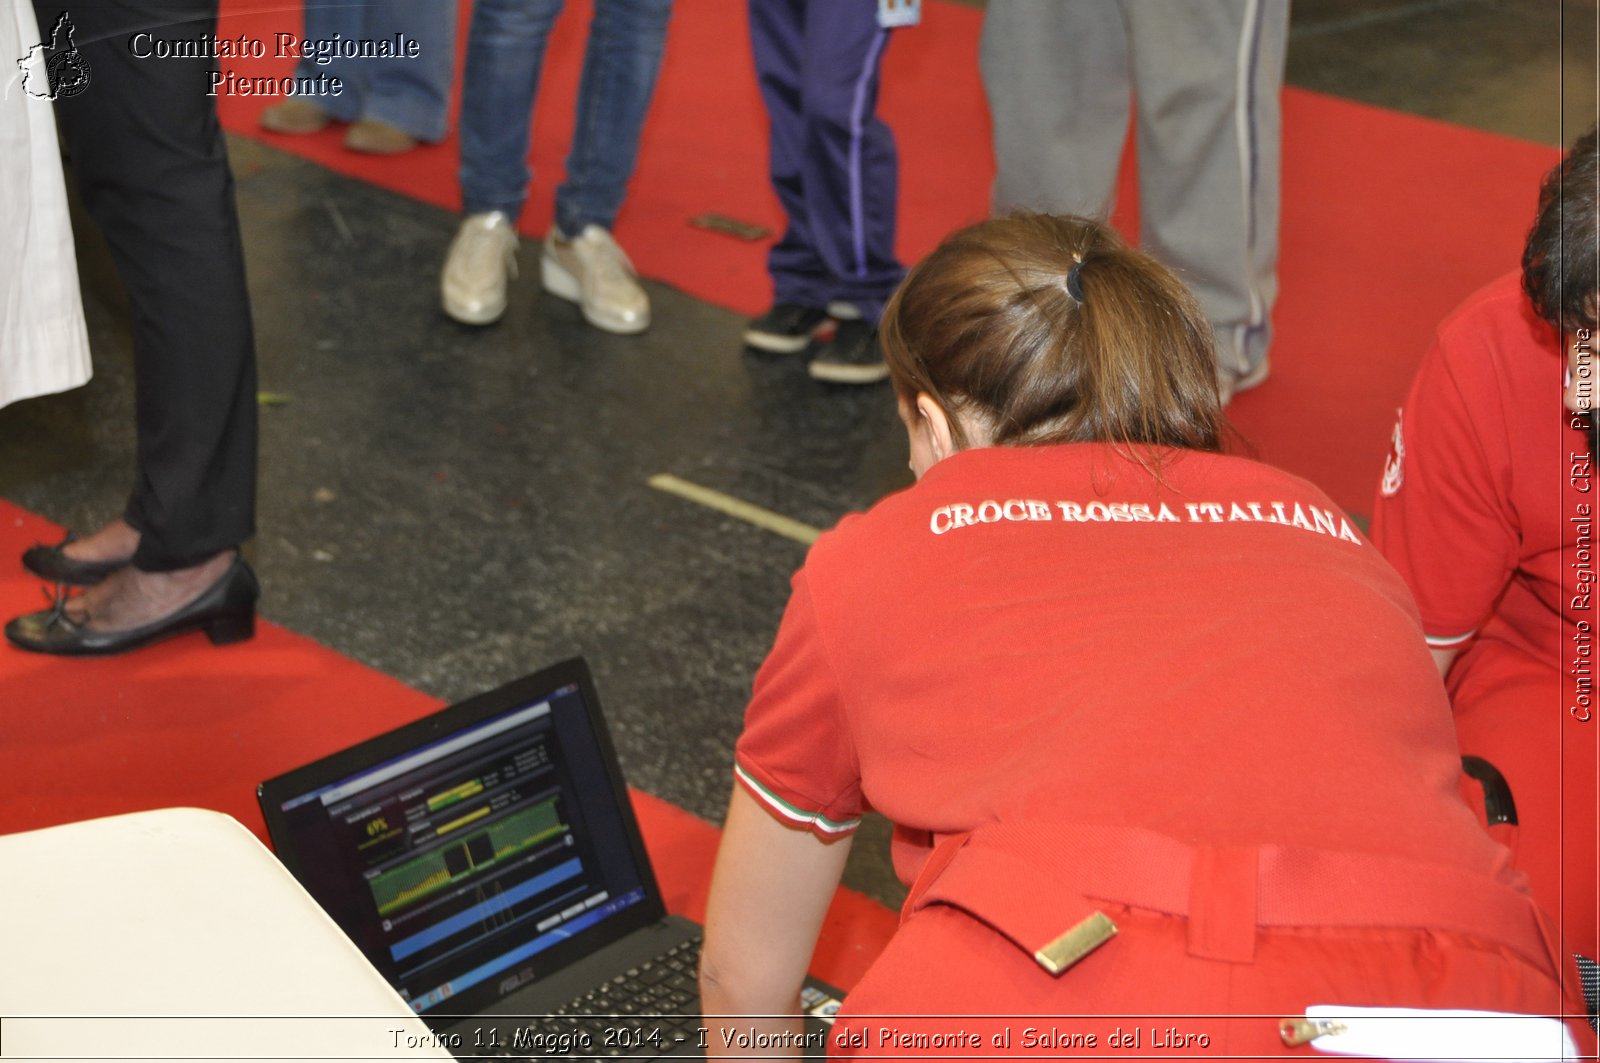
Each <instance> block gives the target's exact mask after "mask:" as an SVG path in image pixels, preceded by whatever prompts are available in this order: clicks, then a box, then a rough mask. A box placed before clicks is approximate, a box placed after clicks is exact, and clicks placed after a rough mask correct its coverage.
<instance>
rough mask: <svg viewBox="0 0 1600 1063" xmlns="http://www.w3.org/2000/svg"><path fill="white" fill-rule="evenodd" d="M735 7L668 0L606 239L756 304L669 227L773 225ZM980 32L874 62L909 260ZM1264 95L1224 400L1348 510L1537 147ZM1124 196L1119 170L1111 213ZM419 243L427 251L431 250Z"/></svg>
mask: <svg viewBox="0 0 1600 1063" xmlns="http://www.w3.org/2000/svg"><path fill="white" fill-rule="evenodd" d="M223 6H224V9H225V11H226V12H227V15H226V17H225V18H224V24H223V27H222V33H223V35H224V36H234V35H237V34H239V33H246V34H248V35H251V36H255V37H262V38H266V39H268V40H270V34H271V31H272V30H273V29H281V28H289V29H298V22H297V20H296V16H295V15H294V14H293V13H292V12H291V13H289V14H288V15H285V14H284V12H283V11H282V10H281V5H279V4H275V3H274V4H272V5H270V6H272V7H273V8H276V9H277V10H273V11H270V12H269V11H266V10H264V9H265V8H267V7H268V6H269V5H268V3H267V0H225V2H224V5H223ZM462 6H463V8H465V7H466V6H467V5H466V4H464V3H463V5H462ZM568 7H569V10H568V12H567V13H566V14H565V15H564V16H563V17H562V19H561V21H560V23H559V25H558V27H557V31H556V33H555V35H554V36H553V38H552V40H551V44H550V51H549V54H548V57H547V61H546V69H545V76H544V85H543V91H541V93H540V96H539V106H538V108H537V112H536V114H535V117H534V127H533V128H534V148H533V158H534V161H535V167H536V177H535V183H534V186H533V188H532V190H531V192H530V195H529V200H528V209H527V211H526V213H525V217H524V219H523V230H524V231H525V232H527V233H529V234H532V235H537V234H542V233H543V232H544V231H545V229H546V228H547V227H548V226H549V223H550V213H551V197H552V194H553V190H554V188H555V186H556V184H557V183H559V181H560V178H561V163H562V160H563V159H564V157H565V154H566V147H567V144H568V141H569V140H570V136H571V129H572V105H571V101H572V99H573V98H574V95H575V92H576V85H577V79H578V69H579V63H580V60H581V56H582V48H583V41H584V35H585V28H586V26H587V22H588V4H587V3H586V2H580V0H574V2H573V3H570V4H569V5H568ZM744 10H745V9H744V2H743V0H695V2H694V3H685V4H679V5H678V8H677V12H676V14H675V16H674V19H673V23H672V30H671V33H670V36H669V39H668V46H667V56H666V62H665V66H664V68H663V73H662V77H661V83H660V88H659V91H658V94H657V98H656V101H655V105H654V108H653V109H652V111H651V118H650V121H649V124H648V126H647V128H646V130H645V135H644V143H643V146H642V152H641V158H640V164H639V171H638V174H637V176H636V178H635V180H634V182H633V186H632V193H631V196H630V198H629V200H628V203H627V206H626V207H625V208H624V210H623V213H622V216H621V217H620V218H619V219H618V224H617V232H618V236H619V238H620V239H621V240H622V242H623V243H624V244H625V245H626V246H627V248H628V250H629V252H630V253H631V254H632V255H633V257H634V259H635V261H636V262H637V264H638V265H639V268H640V269H641V270H642V271H643V272H644V273H645V274H647V275H648V276H650V277H654V278H656V279H658V280H662V281H665V282H666V283H668V284H672V285H674V286H676V287H678V288H681V289H682V290H683V291H685V292H688V293H690V294H691V295H695V296H698V297H700V298H702V299H706V300H709V301H711V302H714V303H718V304H720V305H723V306H726V307H730V308H732V309H734V310H737V311H739V312H741V313H752V312H755V311H758V310H760V309H762V308H763V307H764V306H765V304H766V303H767V301H768V299H769V298H770V292H771V289H770V285H769V283H768V281H767V277H766V270H765V254H766V248H767V244H766V243H765V242H760V243H745V242H741V241H739V240H736V239H733V238H731V237H728V236H723V235H719V234H716V233H711V232H706V231H703V230H699V229H695V228H693V227H691V226H690V225H689V221H690V219H692V218H694V217H697V216H699V215H701V214H705V213H708V212H715V213H719V214H724V215H728V216H730V217H733V218H738V219H741V220H745V221H750V222H754V223H757V224H760V225H764V226H766V227H768V228H769V229H772V230H774V231H777V230H778V229H779V228H780V227H781V225H782V214H781V212H780V211H779V209H778V204H777V201H776V199H775V198H774V197H773V195H772V193H771V190H770V188H769V186H768V184H767V177H766V119H765V114H764V112H763V110H762V107H761V101H760V99H759V97H758V95H757V93H756V87H755V73H754V69H753V67H752V65H751V61H750V57H749V46H748V39H749V38H748V34H747V31H746V27H745V21H744V20H745V15H744ZM979 24H980V14H979V12H977V11H975V10H973V9H971V8H966V7H961V6H957V5H954V4H950V3H945V2H941V0H929V2H928V3H927V4H926V5H925V16H924V19H923V25H922V26H920V27H918V28H917V29H915V30H911V31H907V32H902V33H899V34H897V35H896V37H895V40H894V43H893V44H892V45H891V46H890V49H889V53H888V57H887V59H886V65H885V74H884V84H883V99H882V113H883V115H884V117H885V119H886V120H887V121H888V122H889V123H890V125H891V126H892V127H893V128H894V130H895V132H896V135H897V137H898V141H899V146H900V153H901V163H902V167H901V168H902V179H901V206H900V217H901V228H900V250H901V254H902V256H903V257H904V258H905V260H906V261H908V262H910V261H915V260H916V259H917V258H919V257H920V256H921V255H923V254H924V253H926V252H927V251H928V250H929V249H930V248H932V247H933V246H934V245H935V244H936V243H937V242H938V240H939V239H940V238H941V237H942V236H943V235H944V234H945V233H947V232H949V231H950V230H951V229H953V228H956V227H957V226H959V225H961V224H963V223H965V222H968V221H972V220H975V219H978V218H980V217H982V216H983V215H984V213H985V210H986V205H987V199H988V188H989V182H990V179H991V176H992V174H993V169H994V164H993V160H992V154H991V151H990V146H989V128H988V114H987V111H986V109H985V104H984V95H983V88H982V85H981V83H980V81H979V78H978V72H977V38H978V29H979ZM463 26H464V23H463ZM462 39H463V41H464V39H465V33H464V31H463V34H462ZM234 65H235V67H236V69H237V70H238V71H239V72H240V73H241V74H273V75H284V74H287V73H288V72H289V70H290V63H289V62H288V61H287V60H276V61H274V60H272V59H270V58H269V59H266V60H262V61H259V62H238V63H236V64H234ZM1284 96H1285V99H1284V135H1283V139H1284V174H1283V226H1282V242H1283V252H1282V261H1281V278H1280V280H1281V284H1280V291H1281V297H1280V299H1279V302H1278V307H1277V312H1276V315H1275V318H1276V322H1277V327H1278V339H1277V341H1276V344H1275V346H1274V347H1273V351H1272V364H1273V372H1272V378H1271V380H1270V381H1269V382H1268V383H1267V384H1266V385H1265V386H1263V387H1262V388H1261V389H1260V390H1259V391H1257V392H1252V393H1250V394H1247V395H1243V396H1241V397H1240V398H1239V400H1238V401H1237V402H1236V403H1235V404H1234V406H1233V408H1232V411H1231V413H1232V416H1233V419H1234V421H1235V424H1236V425H1237V426H1238V427H1239V429H1240V430H1241V431H1242V432H1243V433H1244V435H1245V436H1246V438H1248V439H1249V440H1250V441H1252V442H1253V443H1254V444H1255V446H1256V448H1257V451H1258V453H1259V456H1260V457H1261V458H1262V459H1264V460H1266V461H1270V462H1272V463H1273V464H1276V465H1280V466H1282V467H1284V468H1287V469H1289V470H1291V471H1293V472H1296V473H1298V474H1300V475H1302V476H1305V477H1307V478H1309V479H1311V480H1313V481H1315V482H1316V483H1318V484H1320V485H1321V486H1322V487H1323V488H1324V489H1325V490H1327V491H1328V492H1329V494H1331V495H1332V496H1333V498H1334V500H1335V501H1337V502H1338V503H1339V504H1340V505H1342V506H1344V507H1345V508H1346V509H1349V510H1352V511H1355V512H1358V513H1365V512H1366V511H1367V510H1368V509H1369V508H1370V504H1371V501H1372V493H1373V488H1374V485H1375V483H1376V480H1377V476H1378V471H1379V470H1380V469H1381V468H1382V462H1383V457H1384V455H1385V453H1387V450H1388V440H1389V431H1390V428H1391V427H1392V424H1393V420H1394V410H1395V407H1396V406H1397V405H1398V404H1399V402H1400V400H1401V399H1402V398H1403V397H1404V394H1405V388H1406V385H1407V383H1408V381H1409V380H1410V377H1411V374H1412V372H1413V371H1414V370H1415V368H1416V364H1417V361H1418V360H1419V359H1420V357H1421V355H1422V352H1423V349H1424V347H1425V346H1426V344H1427V342H1428V339H1429V336H1430V334H1431V330H1432V328H1433V325H1434V324H1435V323H1436V322H1437V321H1438V320H1439V319H1440V318H1441V317H1442V316H1443V315H1444V314H1445V313H1446V312H1448V311H1449V310H1450V308H1451V307H1452V306H1454V305H1455V304H1456V303H1457V302H1459V301H1460V300H1461V299H1462V298H1463V297H1464V296H1465V295H1467V294H1468V293H1469V292H1470V291H1472V290H1473V289H1474V288H1476V287H1477V286H1479V285H1480V284H1483V283H1485V282H1486V281H1488V280H1490V279H1491V278H1493V277H1495V276H1497V275H1498V274H1500V273H1502V272H1505V271H1507V270H1509V269H1512V268H1514V267H1515V266H1516V264H1517V261H1518V256H1519V249H1520V243H1521V240H1522V234H1523V233H1524V231H1525V230H1526V228H1527V225H1528V222H1529V221H1530V219H1531V216H1532V212H1533V205H1534V201H1535V192H1536V189H1537V186H1538V180H1539V178H1540V176H1541V175H1542V174H1543V172H1544V171H1545V170H1546V169H1548V168H1549V167H1550V165H1551V164H1552V163H1553V162H1554V161H1555V160H1556V158H1557V154H1558V153H1557V152H1555V151H1554V150H1553V149H1550V148H1546V147H1541V146H1538V145H1534V144H1529V143H1525V142H1522V141H1516V140H1510V139H1507V138H1505V137H1499V136H1492V135H1489V134H1485V133H1477V132H1473V131H1470V130H1466V129H1461V128H1457V127H1453V126H1448V125H1444V124H1442V123H1439V122H1433V121H1428V120H1425V119H1419V118H1413V117H1410V116H1406V115H1401V114H1396V113H1393V112H1389V111H1384V110H1379V109H1377V108H1372V107H1366V106H1361V105H1358V104H1352V103H1347V102H1344V101H1341V100H1336V99H1332V98H1329V97H1325V96H1319V95H1316V94H1313V93H1309V92H1301V91H1297V90H1293V89H1291V90H1288V91H1286V92H1285V94H1284ZM267 102H269V101H267V100H264V99H262V98H259V97H230V98H224V99H223V100H222V112H223V116H224V120H225V121H226V123H227V124H228V126H229V128H231V129H233V130H234V131H236V132H239V133H244V134H247V135H251V136H258V137H260V138H261V139H262V140H264V141H265V142H267V143H270V144H272V145H273V146H275V147H279V148H283V149H285V150H289V151H294V152H297V153H299V154H302V155H304V156H306V157H307V158H310V159H313V160H315V161H316V162H318V163H320V164H322V165H325V166H328V167H331V168H332V169H335V170H337V171H339V172H340V173H344V174H348V175H350V176H352V177H357V178H360V179H362V180H366V181H371V182H373V183H374V184H378V185H382V186H383V187H385V188H390V189H393V190H395V191H397V192H401V193H404V194H406V195H410V196H415V197H417V198H419V199H423V200H426V201H428V202H431V203H436V204H438V205H440V206H443V207H448V208H451V209H457V208H458V207H459V202H460V201H459V195H458V191H457V186H456V175H455V168H456V145H455V141H454V139H451V140H448V141H446V142H445V143H443V144H441V145H439V146H437V147H430V148H425V149H422V150H419V151H417V152H414V153H413V154H411V155H408V156H405V157H404V158H402V159H399V160H385V159H372V158H364V157H361V156H357V155H353V154H351V153H350V152H346V151H344V150H343V149H342V148H341V147H340V145H339V135H340V134H339V132H338V131H337V130H329V131H326V132H324V133H321V134H318V135H316V136H312V137H303V138H295V137H282V136H275V135H271V134H265V133H260V132H259V131H258V130H257V129H256V125H255V119H256V115H257V114H258V113H259V112H260V111H261V109H262V108H263V107H264V106H265V105H266V103H267ZM1134 199H1135V196H1134V193H1133V189H1132V185H1131V183H1130V182H1128V181H1125V182H1124V192H1123V194H1122V196H1121V197H1120V199H1119V202H1120V204H1121V207H1120V209H1119V219H1120V220H1122V221H1123V222H1124V223H1125V222H1126V220H1127V218H1129V217H1132V216H1133V211H1134ZM1124 227H1125V228H1131V226H1128V225H1126V224H1125V225H1124ZM439 252H440V256H441V259H442V256H443V253H444V248H443V247H441V248H440V249H439ZM435 297H436V296H435V284H434V280H433V278H432V277H428V278H419V279H418V286H417V298H418V299H429V300H431V299H434V298H435ZM727 356H728V357H729V358H733V357H737V353H736V352H735V351H732V350H730V351H728V352H727Z"/></svg>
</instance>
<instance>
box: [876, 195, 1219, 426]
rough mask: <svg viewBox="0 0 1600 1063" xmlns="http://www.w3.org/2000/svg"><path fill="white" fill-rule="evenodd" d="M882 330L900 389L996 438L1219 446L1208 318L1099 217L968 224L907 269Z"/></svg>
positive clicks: (1162, 270) (1177, 284)
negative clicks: (930, 400)
mask: <svg viewBox="0 0 1600 1063" xmlns="http://www.w3.org/2000/svg"><path fill="white" fill-rule="evenodd" d="M1069 280H1070V281H1071V282H1072V283H1070V284H1069ZM1079 295H1081V299H1080V298H1079V297H1078V296H1079ZM881 328H882V332H881V335H882V341H883V348H884V356H885V359H886V360H887V362H888V364H889V371H890V376H891V378H892V380H893V381H894V385H895V389H896V390H897V392H898V393H899V394H900V395H901V396H902V397H903V398H905V399H908V400H911V399H914V398H915V397H916V395H917V394H918V393H920V392H926V393H927V394H929V395H930V396H932V397H933V398H934V400H935V401H937V402H938V403H939V404H940V405H941V406H942V407H944V409H945V410H946V411H947V412H949V413H952V414H956V413H959V414H962V415H964V416H966V417H967V418H969V419H971V420H975V421H976V422H977V423H979V424H982V425H984V426H985V428H986V429H987V430H988V433H989V436H990V438H991V439H992V440H993V442H994V443H995V444H997V445H1001V446H1029V445H1037V444H1044V443H1072V442H1078V443H1087V442H1098V443H1113V444H1121V445H1128V446H1138V447H1147V446H1148V447H1183V448H1188V449H1192V450H1213V451H1214V450H1220V449H1221V448H1222V414H1221V406H1220V402H1219V400H1218V394H1217V379H1216V356H1215V353H1214V351H1213V349H1212V341H1211V329H1210V326H1209V324H1208V323H1207V321H1206V318H1205V315H1204V314H1203V313H1202V312H1201V310H1200V307H1199V305H1198V304H1197V303H1196V302H1195V300H1194V297H1193V296H1191V295H1190V294H1189V292H1188V290H1187V289H1185V288H1184V286H1183V285H1182V284H1181V283H1180V282H1179V281H1178V279H1177V278H1176V277H1174V276H1173V275H1172V274H1171V273H1170V272H1168V271H1167V270H1166V268H1164V267H1163V266H1161V265H1160V264H1158V263H1157V262H1156V261H1155V260H1154V259H1152V258H1150V257H1149V256H1148V255H1145V254H1143V253H1142V252H1140V251H1138V250H1136V249H1134V248H1131V247H1129V246H1128V245H1127V244H1126V243H1125V242H1124V241H1123V240H1122V238H1121V237H1120V236H1118V235H1117V234H1116V232H1115V231H1113V230H1112V229H1111V228H1109V227H1108V226H1105V225H1102V224H1100V223H1099V222H1095V221H1091V220H1089V219H1085V218H1075V217H1056V216H1052V215H1047V214H1015V215H1012V216H1010V217H1005V218H996V219H992V220H989V221H984V222H979V223H978V224H976V225H973V226H970V227H968V228H966V229H963V230H961V231H959V232H957V233H955V234H954V235H952V236H950V237H949V238H948V239H946V240H945V241H944V243H942V244H940V245H939V247H938V248H937V249H936V250H935V251H934V252H933V253H932V254H931V255H929V256H928V257H927V258H926V259H924V260H923V261H922V262H921V263H920V264H918V265H917V267H916V268H915V269H913V270H912V271H911V273H910V275H909V276H907V278H906V280H905V283H904V284H902V285H901V286H900V290H899V291H897V292H896V293H895V295H894V297H893V298H892V299H891V300H890V301H889V305H888V307H887V308H886V309H885V310H884V314H883V322H882V326H881ZM952 428H953V430H954V431H955V432H956V433H957V434H958V435H959V434H961V428H960V425H959V424H956V423H955V422H954V421H952ZM968 442H969V441H968V440H966V439H965V438H957V439H956V443H957V445H960V446H966V445H968Z"/></svg>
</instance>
